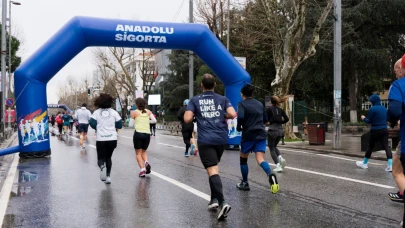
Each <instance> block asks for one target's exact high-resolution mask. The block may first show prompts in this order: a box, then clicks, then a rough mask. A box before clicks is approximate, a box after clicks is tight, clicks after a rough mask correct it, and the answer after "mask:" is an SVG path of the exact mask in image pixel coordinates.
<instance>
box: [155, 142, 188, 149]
mask: <svg viewBox="0 0 405 228" xmlns="http://www.w3.org/2000/svg"><path fill="white" fill-rule="evenodd" d="M158 144H161V145H165V146H169V147H177V148H181V149H184V148H185V147H184V146H183V147H181V146H175V145H171V144H166V143H158Z"/></svg>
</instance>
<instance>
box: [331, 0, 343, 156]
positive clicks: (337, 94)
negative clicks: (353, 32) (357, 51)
mask: <svg viewBox="0 0 405 228" xmlns="http://www.w3.org/2000/svg"><path fill="white" fill-rule="evenodd" d="M333 5H334V8H333V15H334V16H333V18H334V19H335V21H334V58H333V59H334V63H333V89H334V91H333V98H334V109H333V148H334V149H340V148H341V147H340V137H341V131H342V2H341V0H333Z"/></svg>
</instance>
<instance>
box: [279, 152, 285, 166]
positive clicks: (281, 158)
mask: <svg viewBox="0 0 405 228" xmlns="http://www.w3.org/2000/svg"><path fill="white" fill-rule="evenodd" d="M278 161H279V162H280V164H281V168H283V169H284V167H285V163H286V161H285V159H284V158H283V157H281V155H280V156H278Z"/></svg>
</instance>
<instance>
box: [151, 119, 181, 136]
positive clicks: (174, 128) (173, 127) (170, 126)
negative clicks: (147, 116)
mask: <svg viewBox="0 0 405 228" xmlns="http://www.w3.org/2000/svg"><path fill="white" fill-rule="evenodd" d="M156 129H158V130H167V131H170V133H173V132H176V133H177V134H179V132H181V124H180V123H178V122H171V123H165V124H156Z"/></svg>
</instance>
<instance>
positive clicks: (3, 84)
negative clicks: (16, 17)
mask: <svg viewBox="0 0 405 228" xmlns="http://www.w3.org/2000/svg"><path fill="white" fill-rule="evenodd" d="M6 23H7V0H3V2H2V10H1V102H0V105H1V117H2V118H1V122H2V124H1V132H2V137H3V140H4V139H5V128H6V121H5V120H6V118H5V116H6V115H5V114H6V112H5V107H6V105H5V104H4V103H5V88H6V55H7V42H6Z"/></svg>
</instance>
